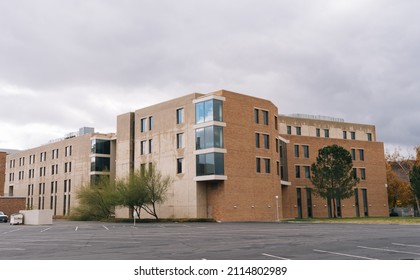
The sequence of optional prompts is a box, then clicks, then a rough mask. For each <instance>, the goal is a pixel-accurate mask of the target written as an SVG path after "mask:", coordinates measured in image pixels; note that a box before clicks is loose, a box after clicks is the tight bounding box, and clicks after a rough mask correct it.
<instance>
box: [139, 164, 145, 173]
mask: <svg viewBox="0 0 420 280" xmlns="http://www.w3.org/2000/svg"><path fill="white" fill-rule="evenodd" d="M145 172H146V164H145V163H142V164H140V173H141V174H144V173H145Z"/></svg>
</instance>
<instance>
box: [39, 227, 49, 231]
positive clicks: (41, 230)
mask: <svg viewBox="0 0 420 280" xmlns="http://www.w3.org/2000/svg"><path fill="white" fill-rule="evenodd" d="M50 229H51V228H50V227H49V228H46V229H43V230H41V231H40V232H46V231H47V230H50Z"/></svg>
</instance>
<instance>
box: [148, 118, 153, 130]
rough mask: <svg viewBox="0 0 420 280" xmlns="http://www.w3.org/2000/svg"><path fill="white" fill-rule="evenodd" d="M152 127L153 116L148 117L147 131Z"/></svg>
mask: <svg viewBox="0 0 420 280" xmlns="http://www.w3.org/2000/svg"><path fill="white" fill-rule="evenodd" d="M152 128H153V116H150V117H149V131H152Z"/></svg>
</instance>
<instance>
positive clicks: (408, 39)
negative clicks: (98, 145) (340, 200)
mask: <svg viewBox="0 0 420 280" xmlns="http://www.w3.org/2000/svg"><path fill="white" fill-rule="evenodd" d="M419 11H420V1H417V0H413V1H410V0H405V1H395V0H382V1H379V0H377V1H374V0H352V1H349V0H342V1H340V0H330V1H320V0H318V1H314V0H301V1H300V0H290V1H287V0H265V1H261V0H238V1H232V0H231V1H226V0H222V1H219V0H211V1H207V0H204V1H203V0H201V1H197V0H176V1H174V0H167V1H159V0H149V1H146V0H137V1H135V0H131V1H130V0H119V1H111V0H97V1H95V0H91V1H90V0H73V1H71V0H68V1H56V0H38V1H29V0H28V1H7V0H0V148H15V149H26V148H31V147H36V146H38V145H41V144H44V143H46V142H48V141H49V140H51V139H54V138H59V137H62V136H64V134H66V133H68V132H71V131H76V130H78V128H79V127H83V126H93V127H95V128H96V130H97V131H99V132H114V131H115V123H116V116H117V115H119V114H122V113H126V112H129V111H133V110H136V109H139V108H142V107H144V106H148V105H152V104H155V103H159V102H162V101H165V100H168V99H171V98H176V97H179V96H183V95H186V94H190V93H193V92H200V93H209V92H212V91H215V90H219V89H227V90H231V91H236V92H240V93H244V94H248V95H253V96H258V97H261V98H266V99H269V100H272V101H273V103H274V104H276V105H277V106H278V108H279V111H280V113H282V114H291V113H307V114H314V115H329V116H333V117H339V118H344V119H345V120H346V121H348V122H357V123H367V124H374V125H376V129H377V134H378V140H379V141H383V142H385V143H386V145H387V148H389V147H395V146H401V147H402V148H403V149H410V148H411V147H413V146H415V145H418V144H420V141H419V135H420V124H419V120H420V110H419V107H420V17H419V16H418V13H419Z"/></svg>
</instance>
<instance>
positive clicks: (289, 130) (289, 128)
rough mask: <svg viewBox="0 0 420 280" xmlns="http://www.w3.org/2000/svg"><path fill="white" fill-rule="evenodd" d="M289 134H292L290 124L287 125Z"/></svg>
mask: <svg viewBox="0 0 420 280" xmlns="http://www.w3.org/2000/svg"><path fill="white" fill-rule="evenodd" d="M287 134H288V135H292V127H291V126H290V125H288V126H287Z"/></svg>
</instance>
